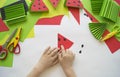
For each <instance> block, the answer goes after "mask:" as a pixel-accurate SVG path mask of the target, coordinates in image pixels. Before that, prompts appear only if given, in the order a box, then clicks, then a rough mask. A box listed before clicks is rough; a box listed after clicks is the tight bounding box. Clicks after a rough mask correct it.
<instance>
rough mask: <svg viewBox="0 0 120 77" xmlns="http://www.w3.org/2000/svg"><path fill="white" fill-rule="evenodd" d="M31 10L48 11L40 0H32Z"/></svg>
mask: <svg viewBox="0 0 120 77" xmlns="http://www.w3.org/2000/svg"><path fill="white" fill-rule="evenodd" d="M31 11H33V12H39V11H48V8H47V6H46V5H45V4H44V2H43V1H42V0H34V2H33V4H32V6H31Z"/></svg>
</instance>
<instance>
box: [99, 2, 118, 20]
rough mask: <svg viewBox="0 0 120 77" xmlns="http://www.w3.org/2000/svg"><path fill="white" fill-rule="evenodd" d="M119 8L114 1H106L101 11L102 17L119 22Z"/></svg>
mask: <svg viewBox="0 0 120 77" xmlns="http://www.w3.org/2000/svg"><path fill="white" fill-rule="evenodd" d="M118 14H119V6H118V5H117V4H116V3H115V2H114V1H113V0H104V1H103V5H102V8H101V11H100V14H99V15H100V16H102V17H105V18H107V19H109V20H111V21H113V22H117V19H118Z"/></svg>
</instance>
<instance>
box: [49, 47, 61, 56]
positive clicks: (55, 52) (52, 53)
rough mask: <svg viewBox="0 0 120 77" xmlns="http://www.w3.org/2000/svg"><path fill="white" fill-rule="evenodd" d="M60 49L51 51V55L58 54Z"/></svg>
mask: <svg viewBox="0 0 120 77" xmlns="http://www.w3.org/2000/svg"><path fill="white" fill-rule="evenodd" d="M58 51H59V48H55V49H54V50H53V51H51V53H50V55H51V56H54V55H57V53H58Z"/></svg>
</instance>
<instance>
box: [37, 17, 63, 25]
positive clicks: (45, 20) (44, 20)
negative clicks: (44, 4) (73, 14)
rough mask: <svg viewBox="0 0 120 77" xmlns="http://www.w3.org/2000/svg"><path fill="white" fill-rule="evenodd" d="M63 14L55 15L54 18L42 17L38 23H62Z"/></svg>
mask: <svg viewBox="0 0 120 77" xmlns="http://www.w3.org/2000/svg"><path fill="white" fill-rule="evenodd" d="M62 18H63V15H60V16H55V17H52V18H41V19H39V20H38V21H37V23H36V25H38V26H39V25H40V26H42V25H52V26H53V25H60V23H61V20H62Z"/></svg>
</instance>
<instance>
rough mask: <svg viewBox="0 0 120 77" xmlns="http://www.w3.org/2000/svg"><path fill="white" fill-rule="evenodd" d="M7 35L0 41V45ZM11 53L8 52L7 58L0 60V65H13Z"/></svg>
mask: <svg viewBox="0 0 120 77" xmlns="http://www.w3.org/2000/svg"><path fill="white" fill-rule="evenodd" d="M8 37H9V35H6V36H5V38H4V39H3V40H1V41H0V45H2V44H3V43H4V42H5V41H6V40H7V39H8ZM13 56H14V55H13V53H10V52H8V55H7V58H6V59H5V60H0V66H4V67H12V66H13Z"/></svg>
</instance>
